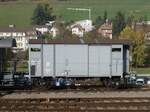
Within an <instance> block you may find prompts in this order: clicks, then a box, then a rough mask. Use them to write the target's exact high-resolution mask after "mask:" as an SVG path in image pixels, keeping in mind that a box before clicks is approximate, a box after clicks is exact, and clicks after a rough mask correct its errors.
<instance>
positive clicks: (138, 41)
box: [120, 26, 145, 67]
mask: <svg viewBox="0 0 150 112" xmlns="http://www.w3.org/2000/svg"><path fill="white" fill-rule="evenodd" d="M120 38H123V39H130V40H131V41H132V49H131V50H132V52H131V53H132V64H133V65H134V66H135V67H137V66H139V65H142V64H143V63H144V59H145V39H144V32H143V31H134V30H133V29H132V28H131V27H129V26H126V27H125V28H124V29H123V31H122V32H121V34H120Z"/></svg>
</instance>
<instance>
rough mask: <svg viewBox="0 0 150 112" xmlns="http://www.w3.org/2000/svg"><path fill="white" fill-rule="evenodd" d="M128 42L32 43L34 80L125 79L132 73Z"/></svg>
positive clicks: (30, 60)
mask: <svg viewBox="0 0 150 112" xmlns="http://www.w3.org/2000/svg"><path fill="white" fill-rule="evenodd" d="M129 48H130V41H128V40H99V41H98V40H93V41H87V40H83V39H76V40H69V39H66V40H65V39H55V40H44V39H43V40H30V42H29V75H30V78H31V79H36V80H38V79H43V78H44V79H47V80H48V79H49V78H50V79H52V78H57V79H58V78H66V77H67V78H72V79H73V78H78V79H79V78H101V79H108V78H109V79H113V78H119V79H120V78H123V77H124V74H127V73H129Z"/></svg>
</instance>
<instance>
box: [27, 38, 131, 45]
mask: <svg viewBox="0 0 150 112" xmlns="http://www.w3.org/2000/svg"><path fill="white" fill-rule="evenodd" d="M42 43H43V44H124V45H131V41H130V40H124V39H120V40H110V39H109V40H108V39H107V40H98V39H91V40H87V39H83V38H72V39H66V38H65V39H52V40H47V39H31V40H29V44H42Z"/></svg>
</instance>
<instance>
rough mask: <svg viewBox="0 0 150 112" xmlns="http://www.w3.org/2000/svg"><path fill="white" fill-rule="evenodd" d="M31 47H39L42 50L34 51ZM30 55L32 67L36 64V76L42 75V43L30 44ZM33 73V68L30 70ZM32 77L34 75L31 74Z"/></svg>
mask: <svg viewBox="0 0 150 112" xmlns="http://www.w3.org/2000/svg"><path fill="white" fill-rule="evenodd" d="M31 48H38V49H40V51H38V52H33V51H31ZM29 50H30V51H29V52H30V56H29V62H30V69H31V66H33V65H35V76H41V45H35V44H34V45H32V44H30V49H29ZM30 73H31V70H30ZM31 77H32V76H31Z"/></svg>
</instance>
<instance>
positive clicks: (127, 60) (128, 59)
mask: <svg viewBox="0 0 150 112" xmlns="http://www.w3.org/2000/svg"><path fill="white" fill-rule="evenodd" d="M126 55H127V58H126V62H127V65H126V66H127V67H126V68H127V71H126V72H127V73H129V68H130V55H129V49H127V54H126Z"/></svg>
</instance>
